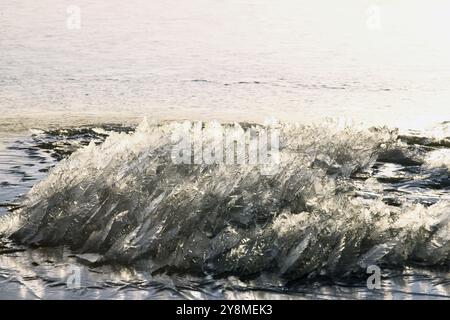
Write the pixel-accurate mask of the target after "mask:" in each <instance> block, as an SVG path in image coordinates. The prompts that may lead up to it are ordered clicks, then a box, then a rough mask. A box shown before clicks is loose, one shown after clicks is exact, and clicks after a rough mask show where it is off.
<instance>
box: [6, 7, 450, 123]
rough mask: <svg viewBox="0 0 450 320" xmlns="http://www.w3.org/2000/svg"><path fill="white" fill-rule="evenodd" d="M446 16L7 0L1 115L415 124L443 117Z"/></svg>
mask: <svg viewBox="0 0 450 320" xmlns="http://www.w3.org/2000/svg"><path fill="white" fill-rule="evenodd" d="M70 5H76V6H78V7H79V8H80V9H81V28H80V29H75V30H70V29H69V28H68V27H67V18H68V17H69V14H68V13H67V12H66V10H67V7H68V6H70ZM378 13H379V14H378ZM377 20H379V22H380V23H379V25H378V24H377V23H376V21H377ZM371 21H372V22H373V21H375V24H374V23H370V22H371ZM449 21H450V2H448V1H444V0H442V1H440V0H435V1H432V2H430V1H411V0H397V1H387V0H386V1H382V0H379V1H375V0H374V1H364V0H345V1H339V2H337V1H332V0H329V1H325V0H319V1H299V0H281V1H267V0H228V1H213V0H189V1H175V0H147V1H144V0H134V1H119V0H109V1H98V0H97V1H87V0H72V1H57V0H40V1H25V0H2V1H1V4H0V112H1V114H2V116H1V117H3V118H5V117H9V118H11V119H19V118H23V117H37V116H39V117H43V116H46V115H45V114H46V113H47V112H51V116H50V115H48V117H52V118H54V117H56V116H57V115H63V114H64V115H67V114H72V115H74V114H76V113H77V114H81V115H82V116H83V117H84V116H86V117H87V116H88V115H95V114H97V115H99V114H100V115H103V116H106V117H108V115H109V114H111V113H119V114H123V115H131V114H133V115H138V116H141V115H143V114H147V115H150V116H153V117H155V118H180V117H190V118H218V119H229V120H241V119H248V120H261V119H263V118H265V117H267V116H274V117H277V118H278V119H282V120H299V121H304V120H311V119H317V118H318V117H323V116H332V117H337V116H344V117H352V118H354V119H357V120H369V121H370V122H378V123H386V124H389V125H393V126H407V127H417V126H418V127H420V126H423V125H424V124H426V123H431V122H436V121H443V120H450V111H449V110H450V108H449V102H450V77H449V70H450V68H449V67H450V46H449V44H448V43H449V40H450V39H449V38H450V35H449V33H450V22H449ZM377 26H379V28H377ZM67 119H68V118H67V117H66V120H67Z"/></svg>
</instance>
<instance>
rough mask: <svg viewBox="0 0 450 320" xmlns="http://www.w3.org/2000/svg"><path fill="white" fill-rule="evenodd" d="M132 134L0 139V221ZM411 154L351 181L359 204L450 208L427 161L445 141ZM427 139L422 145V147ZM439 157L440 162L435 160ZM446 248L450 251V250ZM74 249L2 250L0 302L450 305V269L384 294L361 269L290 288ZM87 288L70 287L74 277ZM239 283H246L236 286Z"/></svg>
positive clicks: (387, 279)
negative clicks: (56, 178)
mask: <svg viewBox="0 0 450 320" xmlns="http://www.w3.org/2000/svg"><path fill="white" fill-rule="evenodd" d="M117 131H119V132H125V133H126V132H133V131H134V128H132V127H129V126H120V125H103V126H101V127H84V128H71V129H66V130H64V129H62V130H47V131H44V130H33V131H32V132H30V133H27V134H22V135H20V136H9V137H5V138H4V139H3V145H4V148H3V149H2V150H1V151H0V157H1V159H2V161H1V166H0V170H1V180H2V181H1V182H2V188H1V192H0V204H1V205H2V213H1V214H5V213H6V210H8V209H9V211H12V212H14V211H16V210H19V209H18V208H19V207H20V205H21V201H22V197H23V195H24V194H25V193H26V192H27V191H28V190H29V189H30V188H31V187H32V186H33V185H35V184H36V183H37V182H39V181H41V180H42V179H45V178H46V175H47V173H48V170H49V169H50V168H52V167H53V166H55V165H56V164H57V163H58V162H59V161H60V160H61V159H64V158H66V157H67V156H69V155H70V154H72V153H73V152H74V151H75V150H77V149H79V148H80V147H83V146H86V145H88V144H89V142H90V141H94V142H95V143H96V144H100V143H101V142H102V141H104V139H105V138H106V137H107V136H108V135H109V134H110V133H111V132H117ZM401 140H402V141H403V142H404V143H406V144H407V145H408V143H409V147H407V149H408V148H409V149H410V150H411V153H410V154H408V155H405V154H403V155H399V154H395V153H394V154H390V153H386V154H384V155H383V156H379V157H378V161H377V162H375V163H374V164H373V165H372V166H371V167H370V168H368V169H367V170H363V171H359V172H356V173H355V174H353V175H352V177H351V180H352V183H354V185H355V188H356V189H355V196H356V197H357V198H360V199H365V200H367V201H369V203H370V201H372V200H373V199H380V200H381V201H382V202H384V203H385V204H388V205H389V206H393V207H403V206H405V205H406V204H408V203H420V204H422V205H423V206H425V207H429V206H432V205H433V204H435V203H437V202H439V201H440V202H441V203H442V202H444V203H445V202H448V201H450V180H449V176H448V168H446V167H445V160H447V161H448V159H441V160H443V163H444V164H443V165H442V166H437V167H436V166H428V164H427V163H424V162H423V161H424V159H428V158H429V156H427V155H430V154H433V152H436V151H442V150H448V149H446V148H447V147H448V145H447V144H448V137H447V138H444V139H438V140H436V139H432V138H427V139H424V136H423V135H422V136H421V135H419V134H418V133H417V132H416V133H413V132H411V133H410V135H406V136H401ZM417 141H421V143H422V144H417ZM433 159H434V158H433ZM444 246H445V244H444ZM96 259H97V257H95V256H94V257H93V258H92V257H90V256H89V255H88V256H86V255H84V254H79V253H76V252H73V251H71V250H69V249H68V248H67V247H59V248H55V249H52V248H48V249H45V248H41V249H33V248H30V247H28V246H26V245H20V244H18V243H14V242H11V241H6V240H4V242H3V244H2V247H1V248H0V277H1V278H2V280H1V282H0V287H1V290H0V291H1V292H2V293H1V296H0V297H1V298H4V299H10V298H29V299H36V298H38V299H79V298H103V299H167V298H170V299H223V298H224V299H242V298H243V299H247V298H248V299H311V298H314V299H360V298H361V299H444V298H445V299H447V298H450V274H449V271H448V262H446V263H444V264H441V265H440V266H439V267H436V266H435V267H425V266H424V267H421V266H420V265H417V264H416V265H414V264H409V265H408V264H407V265H401V266H399V267H394V268H392V266H390V267H389V266H386V267H383V268H382V287H381V289H380V290H377V289H375V290H373V289H372V290H370V289H368V288H367V286H366V278H367V276H368V275H367V274H365V273H364V270H362V271H359V273H358V272H357V273H356V274H354V275H352V276H351V277H350V278H348V277H347V278H344V279H337V278H335V279H334V280H333V279H329V278H322V277H312V278H310V279H308V278H307V279H298V280H295V281H286V279H284V280H283V279H282V278H279V277H278V276H276V275H274V274H270V273H266V272H262V273H261V274H259V275H257V276H256V277H255V276H254V275H252V276H251V277H250V278H249V277H248V276H244V277H239V276H238V277H236V276H219V277H213V276H207V275H203V276H198V275H195V274H190V273H189V272H188V273H184V272H181V273H180V272H172V271H169V272H167V271H165V272H163V273H159V272H157V273H155V272H153V271H152V270H151V269H149V268H148V267H147V265H146V263H145V262H138V263H137V264H133V265H128V266H124V265H116V264H112V265H111V264H108V263H107V264H101V265H97V264H96V263H95V262H94V263H92V261H96ZM75 269H76V270H78V271H79V272H80V275H81V283H80V287H79V288H78V287H77V288H76V289H71V288H68V285H67V279H68V277H70V275H71V273H72V272H73V271H74V270H75ZM239 278H240V279H239Z"/></svg>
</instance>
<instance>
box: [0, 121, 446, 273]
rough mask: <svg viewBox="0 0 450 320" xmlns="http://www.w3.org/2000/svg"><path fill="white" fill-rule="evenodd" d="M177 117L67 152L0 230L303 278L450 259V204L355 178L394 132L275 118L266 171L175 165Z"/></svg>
mask: <svg viewBox="0 0 450 320" xmlns="http://www.w3.org/2000/svg"><path fill="white" fill-rule="evenodd" d="M173 125H174V124H173V123H167V124H151V125H149V124H148V123H147V122H144V123H142V124H141V125H140V126H139V127H138V128H137V130H136V132H134V133H131V134H127V133H112V134H111V135H110V136H109V137H108V138H107V139H106V141H105V142H104V143H103V144H101V145H98V146H96V145H94V144H93V143H92V144H90V145H89V146H88V147H85V148H83V149H81V150H79V151H77V152H75V153H74V154H72V155H71V156H70V157H69V158H67V159H65V160H62V161H61V162H60V163H59V164H58V165H57V166H56V167H55V168H54V169H53V170H52V171H51V172H50V174H49V176H48V178H47V179H46V180H45V181H43V182H41V183H39V184H37V185H36V186H35V187H34V188H33V189H32V190H31V191H30V193H29V194H28V195H27V197H26V199H25V200H24V202H23V207H22V208H21V209H19V210H17V211H15V212H14V213H12V214H10V215H9V216H7V217H4V218H3V219H2V221H1V222H0V233H2V234H3V236H8V237H10V238H12V239H14V240H15V241H18V242H21V243H24V244H29V245H36V246H60V245H67V246H69V247H70V248H71V249H72V250H74V251H75V252H78V253H80V254H86V253H88V254H99V255H100V259H99V262H104V263H110V262H114V263H116V262H117V263H127V264H130V263H138V262H139V263H143V262H144V263H146V264H147V265H148V268H149V269H150V270H154V271H156V270H178V271H186V272H195V273H212V274H218V275H220V274H235V275H250V274H255V273H259V272H263V271H265V272H273V273H276V274H279V275H281V276H283V277H286V278H289V279H295V278H299V277H306V276H309V277H311V276H315V275H325V276H330V277H343V276H346V275H348V274H350V273H351V272H352V271H355V270H359V269H360V268H366V267H367V266H368V265H371V264H379V265H380V264H389V265H404V264H406V263H411V262H420V263H421V264H425V265H439V264H445V265H448V263H449V252H450V241H449V240H450V237H449V228H450V227H449V218H450V207H449V204H448V203H438V204H436V205H433V206H430V207H428V208H425V207H422V206H420V205H411V206H409V207H400V208H399V207H392V206H388V205H386V204H384V203H382V202H381V201H379V200H373V201H371V202H367V200H364V199H360V198H356V197H355V192H354V187H353V183H352V181H351V179H350V177H351V176H352V175H353V174H354V173H355V172H357V171H361V170H364V169H366V168H368V167H370V166H372V165H373V163H374V162H375V160H376V159H377V157H378V156H379V155H380V154H382V153H386V152H389V150H393V149H395V148H398V142H397V135H396V132H395V131H390V130H387V129H384V128H380V129H372V130H363V129H360V130H359V129H356V128H351V127H340V126H338V125H336V124H334V123H333V122H326V123H323V124H322V125H320V126H300V125H294V124H277V128H278V129H279V130H280V142H279V156H280V161H279V168H278V170H277V171H276V172H275V173H274V174H272V175H265V174H262V171H261V170H260V168H259V167H258V166H255V165H250V164H246V165H242V164H241V165H227V164H222V163H219V164H212V165H206V164H175V163H174V162H173V159H172V150H173V148H174V144H175V143H176V141H174V140H173V135H172V133H173ZM247 127H248V128H254V129H255V130H257V128H258V126H252V125H247ZM248 128H247V129H248Z"/></svg>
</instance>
